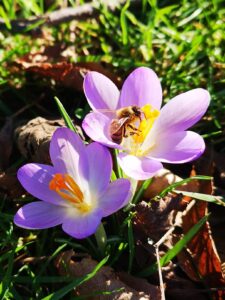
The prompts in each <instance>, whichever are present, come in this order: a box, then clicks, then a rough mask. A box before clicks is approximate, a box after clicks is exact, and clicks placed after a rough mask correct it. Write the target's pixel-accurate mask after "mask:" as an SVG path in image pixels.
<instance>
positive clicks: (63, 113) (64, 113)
mask: <svg viewBox="0 0 225 300" xmlns="http://www.w3.org/2000/svg"><path fill="white" fill-rule="evenodd" d="M54 99H55V101H56V104H57V106H58V109H59V112H60V114H61V116H62V117H63V119H64V121H65V123H66V126H67V127H68V128H70V129H71V130H73V131H74V132H76V133H77V130H76V127H75V126H74V124H73V121H72V120H71V118H70V116H69V115H68V113H67V111H66V110H65V108H64V106H63V105H62V102H61V101H60V100H59V98H57V97H54Z"/></svg>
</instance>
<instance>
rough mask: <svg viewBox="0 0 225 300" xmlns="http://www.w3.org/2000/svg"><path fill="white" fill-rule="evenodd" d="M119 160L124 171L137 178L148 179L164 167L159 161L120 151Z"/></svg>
mask: <svg viewBox="0 0 225 300" xmlns="http://www.w3.org/2000/svg"><path fill="white" fill-rule="evenodd" d="M118 162H119V164H120V166H121V168H122V169H123V171H124V173H125V174H126V175H127V176H129V177H131V178H134V179H136V180H145V179H148V178H150V177H152V176H154V175H155V173H156V172H158V171H159V170H160V169H162V168H163V166H162V164H161V163H160V162H159V161H156V160H153V159H149V158H146V157H137V156H134V155H127V154H126V153H119V155H118Z"/></svg>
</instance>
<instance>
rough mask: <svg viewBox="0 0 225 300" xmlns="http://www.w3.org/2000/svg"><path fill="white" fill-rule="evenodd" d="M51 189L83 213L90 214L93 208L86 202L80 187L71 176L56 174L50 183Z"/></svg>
mask: <svg viewBox="0 0 225 300" xmlns="http://www.w3.org/2000/svg"><path fill="white" fill-rule="evenodd" d="M49 189H50V190H51V191H55V192H56V193H57V194H58V195H60V196H61V197H62V198H63V199H65V200H66V201H69V202H70V203H71V204H73V205H74V206H75V207H76V208H77V209H78V210H80V211H81V212H88V211H89V210H90V208H91V206H90V205H89V204H87V203H86V202H85V201H84V195H83V193H82V191H81V189H80V187H79V185H78V184H77V183H76V182H75V180H74V179H73V178H72V177H71V176H70V175H69V174H61V173H56V174H54V176H53V178H52V180H51V181H50V182H49Z"/></svg>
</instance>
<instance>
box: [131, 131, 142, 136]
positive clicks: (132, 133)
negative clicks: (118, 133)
mask: <svg viewBox="0 0 225 300" xmlns="http://www.w3.org/2000/svg"><path fill="white" fill-rule="evenodd" d="M135 134H136V135H138V136H139V135H140V134H139V133H138V132H136V131H131V132H129V135H135Z"/></svg>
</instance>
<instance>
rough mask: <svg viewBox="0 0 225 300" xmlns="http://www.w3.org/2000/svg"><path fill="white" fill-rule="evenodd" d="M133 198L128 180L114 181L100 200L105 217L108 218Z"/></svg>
mask: <svg viewBox="0 0 225 300" xmlns="http://www.w3.org/2000/svg"><path fill="white" fill-rule="evenodd" d="M130 197H131V184H130V181H129V180H127V179H118V180H116V181H113V182H112V183H111V184H110V185H109V187H108V189H107V190H106V191H105V193H104V194H103V195H102V196H101V197H100V199H99V205H100V206H101V208H102V210H103V216H104V217H107V216H109V215H111V214H113V213H114V212H116V211H118V210H119V209H120V208H122V207H123V206H124V205H126V204H127V203H128V201H129V200H130Z"/></svg>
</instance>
